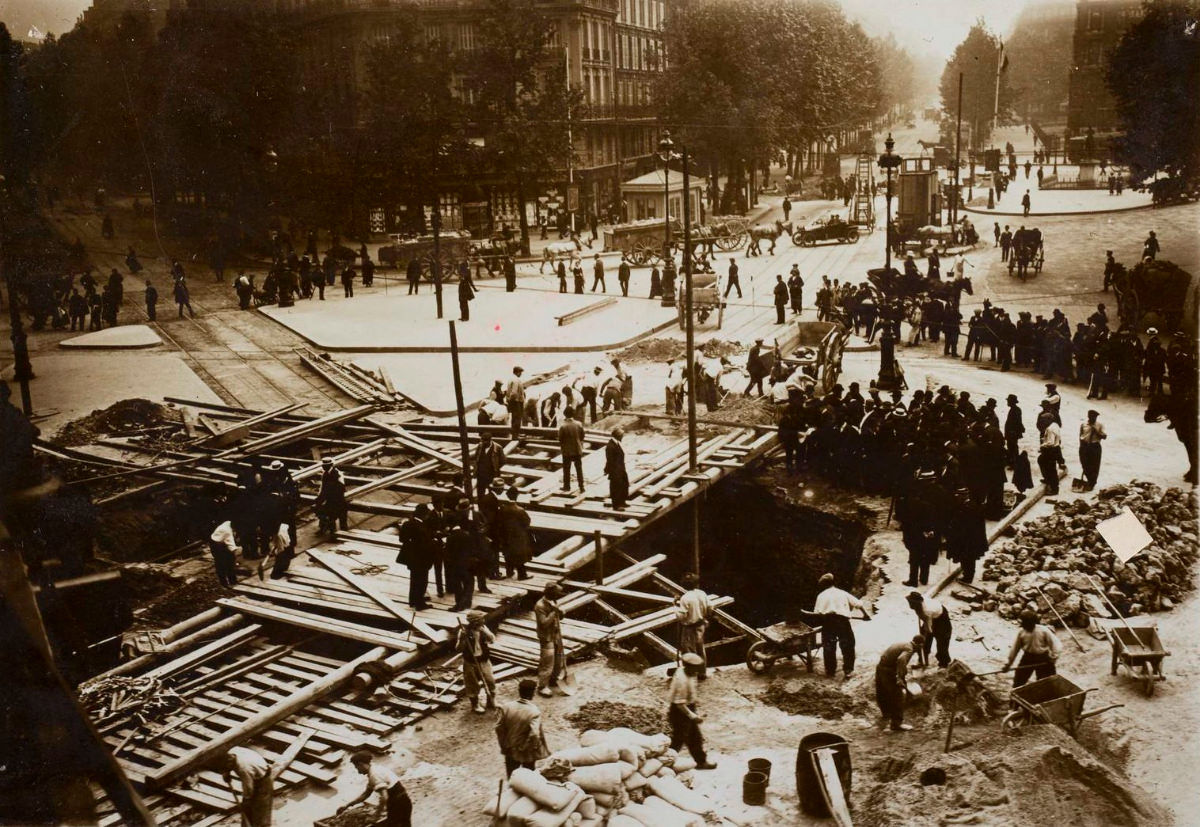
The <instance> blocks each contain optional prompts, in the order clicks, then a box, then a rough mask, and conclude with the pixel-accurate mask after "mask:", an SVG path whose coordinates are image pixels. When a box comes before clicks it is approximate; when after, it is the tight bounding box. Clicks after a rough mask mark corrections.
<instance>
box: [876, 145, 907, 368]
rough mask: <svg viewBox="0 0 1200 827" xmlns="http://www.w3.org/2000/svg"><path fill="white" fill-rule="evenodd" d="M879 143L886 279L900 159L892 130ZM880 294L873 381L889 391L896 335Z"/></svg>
mask: <svg viewBox="0 0 1200 827" xmlns="http://www.w3.org/2000/svg"><path fill="white" fill-rule="evenodd" d="M883 146H884V153H883V154H882V155H880V156H879V166H880V167H881V168H882V169H883V170H884V171H885V172H886V174H887V190H886V192H885V195H884V203H885V208H886V211H887V223H886V224H885V225H884V226H886V227H887V232H886V233H885V234H884V235H885V238H884V248H885V250H884V265H883V267H884V274H885V279H887V280H888V281H890V280H891V271H892V170H894V169H896V168H897V167H899V166H900V164H901V162H902V161H903V159H902V158H901V157H900V156H899V155H897V154H896V153H894V152H892V150H893V149H895V147H896V142H895V141H894V140H892V133H890V132H889V133H888V136H887V140H885V141H884V142H883ZM880 295H881V297H882V301H883V306H882V307H880V308H879V321H880V323H881V324H882V325H883V330H882V331H881V332H880V335H879V378H878V379H877V380H876V381H875V384H876V386H877V387H878V388H879V389H880V390H883V391H890V390H894V389H895V388H897V387H899V385H900V378H899V377H898V376H897V375H896V334H895V327H894V320H893V318H892V316H893V314H894V310H893V307H892V304H893V302H892V297H891V296H889V295H886V294H884V293H882V292H881V293H880Z"/></svg>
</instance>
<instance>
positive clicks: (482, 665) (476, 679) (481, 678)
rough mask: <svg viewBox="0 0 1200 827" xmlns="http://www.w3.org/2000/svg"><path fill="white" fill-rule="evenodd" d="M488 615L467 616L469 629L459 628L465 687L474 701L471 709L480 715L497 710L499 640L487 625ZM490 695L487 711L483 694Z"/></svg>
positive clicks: (457, 645) (475, 612) (474, 612)
mask: <svg viewBox="0 0 1200 827" xmlns="http://www.w3.org/2000/svg"><path fill="white" fill-rule="evenodd" d="M484 617H485V615H484V613H483V612H481V611H478V610H477V609H472V610H471V611H469V612H467V625H466V626H459V627H458V639H457V640H456V641H455V645H454V648H455V650H456V651H458V652H461V653H462V659H463V661H462V664H463V667H462V669H463V687H464V688H465V689H466V693H467V697H468V698H469V699H470V700H471V708H472V709H473V710H474V711H475V712H478V713H480V714H482V713H483V712H485V711H486V710H488V709H495V708H496V679H495V678H494V677H493V676H492V657H491V656H492V644H493V643H495V642H496V636H495V635H494V634H492V630H491V629H489V628H488V627H487V626H485V625H484V623H483V621H484ZM480 689H483V690H484V692H485V694H486V695H487V705H486V707H483V706H480V705H479V690H480Z"/></svg>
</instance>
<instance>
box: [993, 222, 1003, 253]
mask: <svg viewBox="0 0 1200 827" xmlns="http://www.w3.org/2000/svg"><path fill="white" fill-rule="evenodd" d="M992 235H994V236H995V237H996V243H995V244H993V245H992V246H993V247H999V246H1000V235H1001V233H1000V222H999V221H997V222H996V223H995V224H994V225H993V226H992Z"/></svg>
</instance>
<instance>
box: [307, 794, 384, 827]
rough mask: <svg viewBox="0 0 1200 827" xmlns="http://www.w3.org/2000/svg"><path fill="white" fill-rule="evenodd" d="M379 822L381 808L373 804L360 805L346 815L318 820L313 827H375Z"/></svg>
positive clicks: (345, 813)
mask: <svg viewBox="0 0 1200 827" xmlns="http://www.w3.org/2000/svg"><path fill="white" fill-rule="evenodd" d="M376 798H378V796H376ZM378 822H379V808H378V807H376V806H375V804H374V802H371V803H369V804H360V805H358V806H357V807H354V808H352V809H349V810H347V811H346V812H344V813H338V814H336V815H331V816H329V817H328V818H322V819H318V820H317V821H314V822H313V827H374V825H375V824H377V823H378Z"/></svg>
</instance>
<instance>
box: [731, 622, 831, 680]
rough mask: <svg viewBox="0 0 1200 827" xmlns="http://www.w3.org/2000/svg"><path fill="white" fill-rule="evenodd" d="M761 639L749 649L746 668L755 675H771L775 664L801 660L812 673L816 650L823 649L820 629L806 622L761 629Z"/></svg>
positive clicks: (759, 631) (777, 624) (781, 624)
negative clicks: (795, 658)
mask: <svg viewBox="0 0 1200 827" xmlns="http://www.w3.org/2000/svg"><path fill="white" fill-rule="evenodd" d="M758 633H759V634H760V635H762V640H759V641H756V642H755V643H753V644H751V645H750V648H749V649H747V650H746V666H747V668H749V670H750V671H751V672H753V673H754V674H756V675H761V674H763V673H765V672H770V671H771V669H772V668H773V667H774V666H775V662H776V661H779V660H784V659H786V658H792V657H799V658H800V659H801V660H802V661H804V666H805V668H806V669H807V670H808V671H809V672H811V671H813V650H815V649H820V648H821V627H820V626H809V625H808V624H807V623H805V622H803V621H799V620H798V621H796V622H795V623H786V622H785V623H776V624H775V625H774V626H767V627H765V628H763V629H759V630H758Z"/></svg>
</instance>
